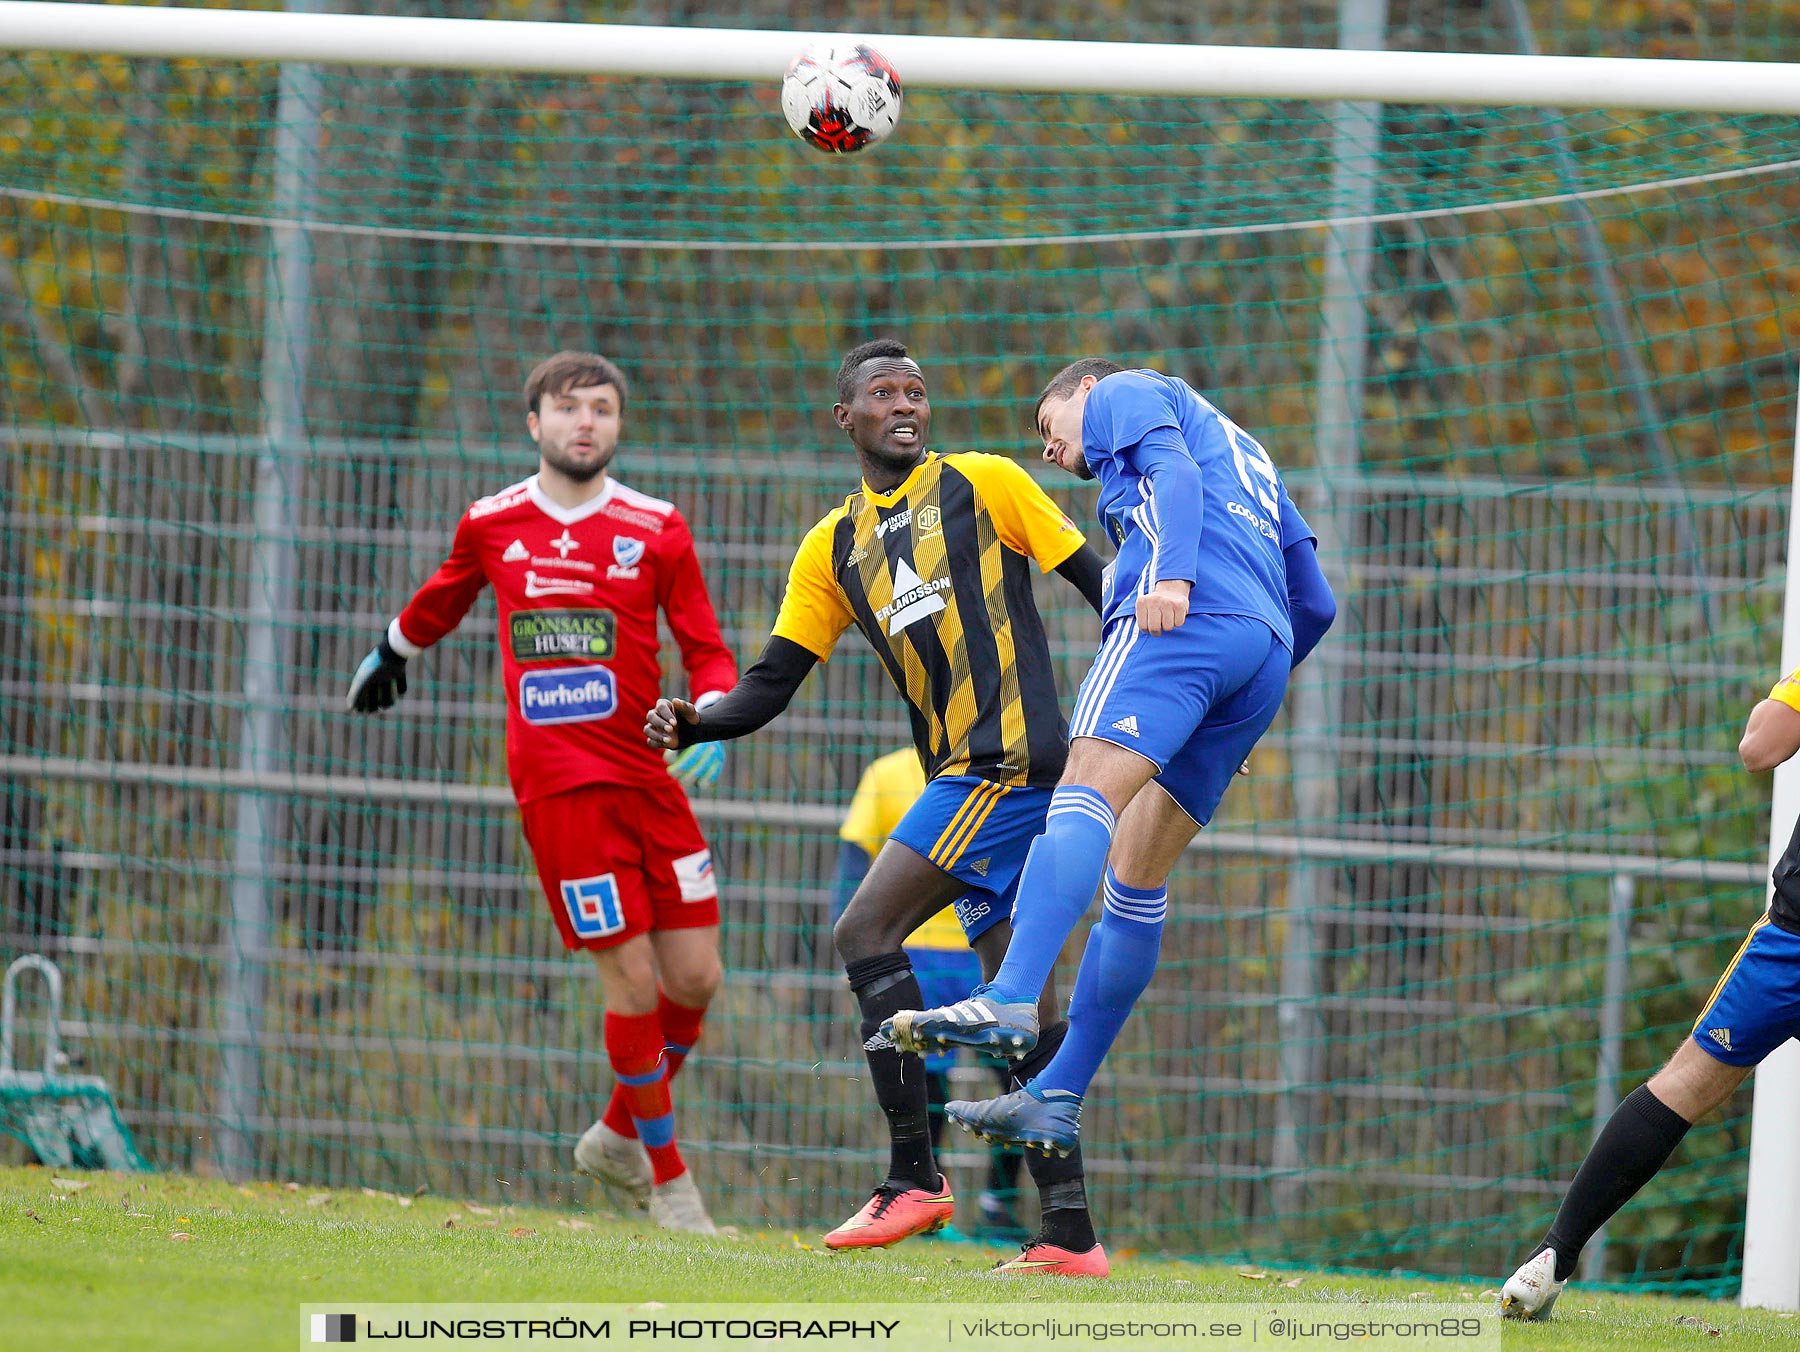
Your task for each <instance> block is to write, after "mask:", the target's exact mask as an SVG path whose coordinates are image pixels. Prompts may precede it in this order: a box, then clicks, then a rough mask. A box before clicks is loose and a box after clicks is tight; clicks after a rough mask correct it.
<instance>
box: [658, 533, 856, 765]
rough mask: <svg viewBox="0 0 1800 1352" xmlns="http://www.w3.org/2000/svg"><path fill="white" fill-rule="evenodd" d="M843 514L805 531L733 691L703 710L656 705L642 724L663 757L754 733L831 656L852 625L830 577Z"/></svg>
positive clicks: (670, 702) (683, 704) (673, 702)
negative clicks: (776, 607) (776, 608)
mask: <svg viewBox="0 0 1800 1352" xmlns="http://www.w3.org/2000/svg"><path fill="white" fill-rule="evenodd" d="M841 515H842V513H841V512H833V513H832V514H831V515H829V516H827V517H826V518H825V519H824V520H823V521H821V522H820V523H819V524H818V525H816V526H814V527H813V528H812V530H811V531H809V532H808V533H807V536H806V539H805V540H803V541H801V544H800V549H799V551H798V552H797V553H796V554H795V555H794V564H793V567H792V568H791V569H789V570H788V584H787V591H786V592H785V593H784V594H783V596H782V598H781V613H780V614H779V615H777V616H776V617H775V632H774V633H773V634H771V635H770V637H769V641H768V643H767V644H766V645H765V646H764V647H763V650H762V655H761V656H760V657H758V658H757V659H756V661H755V662H753V663H752V664H751V666H750V670H748V671H746V672H745V673H744V674H743V676H742V677H741V678H739V680H738V682H737V684H736V685H734V686H732V688H731V689H730V690H729V691H728V692H727V693H726V694H725V695H724V696H722V697H721V698H720V699H719V700H718V701H716V702H715V703H712V704H710V705H708V707H707V708H706V709H705V710H704V711H703V710H701V709H700V708H698V707H697V704H698V702H697V701H695V702H692V703H690V702H689V701H687V700H679V699H661V700H658V701H657V702H656V704H655V705H654V706H653V707H652V708H651V710H650V712H649V714H648V715H647V716H646V717H645V719H644V740H645V741H647V742H648V743H649V744H650V745H651V746H655V747H661V748H662V749H664V750H665V751H669V750H676V749H678V748H681V747H688V746H693V745H695V744H696V743H699V742H724V741H730V740H731V739H732V738H734V737H743V736H745V735H747V734H749V733H752V732H755V731H756V730H757V729H758V728H760V727H762V726H763V725H764V724H766V723H768V722H770V721H771V720H772V719H773V718H774V717H775V716H776V715H777V714H779V713H780V712H781V711H782V710H783V709H785V708H787V706H788V703H789V701H790V700H792V699H793V698H794V692H795V691H797V690H798V689H799V688H800V683H801V682H802V681H804V680H805V679H806V674H807V672H809V671H811V670H812V669H813V667H814V666H816V665H817V664H818V663H820V662H822V661H824V660H825V659H826V658H828V657H830V656H831V650H832V648H833V647H834V646H835V645H836V643H837V639H838V635H840V634H842V633H843V632H844V630H845V629H847V628H849V627H850V624H851V623H852V621H853V620H854V618H855V617H854V616H852V615H851V613H850V609H849V607H848V606H847V605H846V604H845V602H844V599H843V596H842V594H841V593H840V592H839V591H838V589H837V582H836V579H835V578H833V576H832V572H831V536H832V527H833V526H834V525H835V523H836V521H837V519H838V517H839V516H841Z"/></svg>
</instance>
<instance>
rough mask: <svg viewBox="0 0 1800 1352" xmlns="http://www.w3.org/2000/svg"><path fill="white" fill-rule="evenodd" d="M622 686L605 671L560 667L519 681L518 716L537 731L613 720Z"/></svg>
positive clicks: (596, 668) (590, 668) (534, 672)
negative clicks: (538, 729)
mask: <svg viewBox="0 0 1800 1352" xmlns="http://www.w3.org/2000/svg"><path fill="white" fill-rule="evenodd" d="M618 708H619V685H618V682H617V680H615V679H614V677H613V674H612V672H611V671H609V670H608V669H607V668H605V667H560V668H558V669H557V670H555V671H528V672H526V673H525V674H524V675H523V676H521V677H519V713H520V715H521V716H522V717H523V718H524V719H525V721H526V722H527V723H529V724H531V725H532V726H533V727H536V728H545V727H553V726H554V725H556V724H558V723H590V722H593V721H594V720H596V719H601V718H611V717H612V716H613V714H615V713H616V712H618Z"/></svg>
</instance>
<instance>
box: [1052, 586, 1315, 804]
mask: <svg viewBox="0 0 1800 1352" xmlns="http://www.w3.org/2000/svg"><path fill="white" fill-rule="evenodd" d="M1289 662H1290V657H1289V653H1288V650H1287V647H1286V645H1285V644H1283V643H1282V641H1281V640H1280V639H1279V638H1277V637H1276V636H1275V631H1274V630H1273V629H1271V628H1269V626H1268V625H1267V624H1265V623H1264V622H1263V621H1262V620H1259V619H1256V618H1254V617H1252V616H1248V615H1190V616H1188V618H1187V622H1186V623H1185V624H1183V625H1182V626H1181V627H1180V628H1178V629H1173V630H1170V631H1169V632H1168V633H1166V634H1146V633H1144V632H1143V631H1142V630H1140V629H1139V628H1138V625H1137V620H1136V619H1135V618H1132V617H1131V616H1130V615H1126V616H1125V617H1123V618H1121V619H1117V620H1114V621H1113V622H1112V624H1111V625H1109V626H1108V627H1107V630H1106V634H1105V636H1104V637H1103V638H1102V639H1101V640H1100V651H1099V653H1098V654H1097V655H1096V656H1095V658H1094V666H1093V669H1092V670H1091V671H1089V672H1088V674H1087V678H1086V679H1085V680H1083V681H1082V683H1081V693H1080V694H1079V695H1077V696H1076V698H1075V715H1074V717H1073V718H1071V719H1070V720H1069V738H1070V740H1071V741H1073V740H1074V739H1075V738H1077V737H1095V738H1098V739H1099V740H1100V741H1103V742H1113V743H1116V744H1117V745H1119V746H1122V747H1125V748H1127V749H1129V750H1131V751H1135V752H1137V753H1138V754H1139V755H1140V756H1143V757H1144V758H1145V759H1146V760H1148V761H1150V762H1151V763H1152V764H1154V765H1155V766H1156V768H1157V775H1156V782H1157V783H1158V784H1160V785H1161V786H1162V787H1163V789H1164V790H1165V791H1166V792H1167V793H1168V795H1169V797H1171V798H1173V799H1174V800H1175V804H1176V806H1177V807H1179V808H1180V809H1181V810H1182V811H1183V812H1185V813H1187V815H1188V816H1190V817H1192V818H1193V819H1194V820H1195V821H1196V822H1198V823H1199V824H1200V825H1201V826H1205V825H1206V823H1207V822H1209V821H1211V820H1212V815H1213V813H1214V812H1215V811H1217V809H1218V806H1219V800H1220V799H1221V798H1223V797H1224V796H1225V790H1226V788H1227V786H1229V785H1230V783H1231V777H1232V776H1233V775H1235V774H1236V773H1237V770H1238V766H1240V765H1242V764H1243V763H1244V759H1245V757H1247V756H1248V755H1249V754H1250V748H1252V747H1253V746H1255V745H1256V743H1257V740H1258V739H1259V738H1261V736H1262V735H1263V733H1265V732H1267V731H1268V728H1269V724H1270V723H1272V722H1274V720H1275V715H1276V713H1277V712H1278V711H1279V710H1280V708H1281V699H1282V696H1283V695H1284V694H1286V693H1287V680H1288V666H1289Z"/></svg>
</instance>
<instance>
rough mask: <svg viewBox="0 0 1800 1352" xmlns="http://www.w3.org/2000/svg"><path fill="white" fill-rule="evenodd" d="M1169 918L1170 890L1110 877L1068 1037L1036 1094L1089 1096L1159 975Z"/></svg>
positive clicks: (1078, 980) (1084, 959)
mask: <svg viewBox="0 0 1800 1352" xmlns="http://www.w3.org/2000/svg"><path fill="white" fill-rule="evenodd" d="M1168 912H1169V889H1168V888H1167V887H1166V886H1165V887H1157V888H1143V887H1127V886H1125V885H1124V884H1123V883H1121V882H1120V881H1119V880H1118V879H1117V878H1115V877H1113V874H1112V870H1111V869H1108V870H1107V871H1106V897H1105V906H1104V909H1103V910H1102V911H1101V913H1100V923H1099V924H1097V925H1095V926H1094V928H1093V929H1092V930H1090V931H1089V932H1088V941H1087V949H1086V951H1085V952H1084V953H1083V954H1082V956H1081V970H1080V971H1078V972H1077V973H1076V974H1075V994H1074V995H1073V996H1072V997H1071V998H1070V1000H1069V1032H1068V1035H1067V1036H1066V1037H1065V1038H1064V1039H1063V1045H1062V1046H1061V1047H1060V1048H1058V1049H1057V1053H1056V1055H1055V1057H1054V1058H1052V1060H1051V1062H1050V1064H1049V1065H1047V1066H1045V1067H1044V1070H1043V1073H1042V1074H1041V1075H1039V1076H1038V1077H1037V1079H1035V1080H1033V1081H1032V1085H1031V1087H1032V1088H1033V1089H1034V1090H1039V1091H1046V1092H1048V1091H1055V1090H1063V1091H1065V1092H1068V1093H1072V1094H1085V1093H1087V1089H1088V1085H1090V1084H1091V1083H1093V1079H1094V1074H1095V1072H1096V1071H1098V1070H1099V1069H1100V1063H1101V1062H1102V1061H1104V1060H1105V1059H1106V1054H1107V1052H1109V1051H1111V1050H1112V1045H1113V1043H1114V1042H1115V1041H1117V1040H1118V1036H1119V1030H1120V1029H1121V1028H1123V1027H1124V1026H1125V1020H1126V1019H1127V1018H1129V1017H1130V1016H1131V1010H1132V1007H1133V1006H1134V1005H1136V1004H1137V1000H1138V996H1140V995H1142V994H1143V993H1144V988H1145V987H1146V986H1148V985H1149V984H1150V978H1151V977H1152V976H1154V975H1155V973H1156V959H1157V956H1158V955H1159V954H1160V953H1161V952H1162V932H1163V918H1164V917H1165V916H1166V915H1167V914H1168Z"/></svg>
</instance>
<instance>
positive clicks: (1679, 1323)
mask: <svg viewBox="0 0 1800 1352" xmlns="http://www.w3.org/2000/svg"><path fill="white" fill-rule="evenodd" d="M1675 1327H1677V1328H1683V1329H1698V1330H1699V1331H1700V1332H1702V1333H1704V1334H1705V1335H1706V1336H1707V1337H1708V1338H1717V1337H1719V1336H1720V1333H1719V1330H1718V1329H1716V1328H1714V1327H1713V1326H1712V1325H1711V1324H1709V1323H1707V1322H1706V1321H1705V1320H1704V1319H1702V1318H1700V1316H1699V1315H1693V1314H1684V1315H1682V1316H1681V1317H1680V1318H1679V1319H1677V1320H1676V1321H1675Z"/></svg>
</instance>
